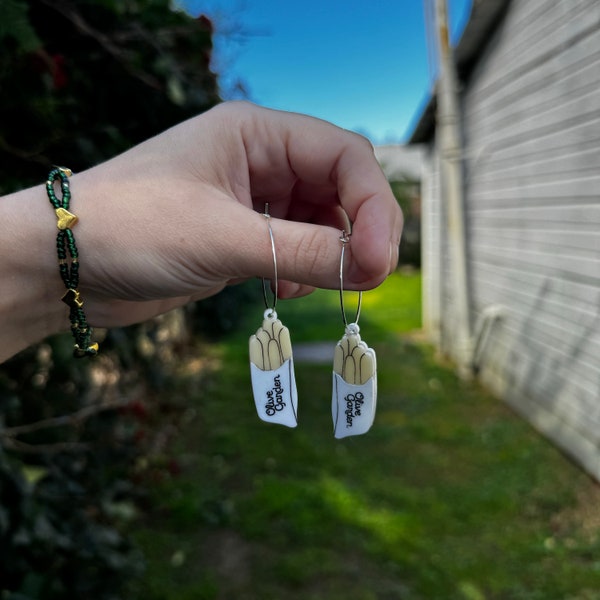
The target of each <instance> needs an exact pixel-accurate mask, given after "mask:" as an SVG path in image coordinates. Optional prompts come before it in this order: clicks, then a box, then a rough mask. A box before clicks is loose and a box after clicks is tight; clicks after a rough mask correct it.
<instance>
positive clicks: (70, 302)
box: [61, 288, 83, 308]
mask: <svg viewBox="0 0 600 600" xmlns="http://www.w3.org/2000/svg"><path fill="white" fill-rule="evenodd" d="M61 300H62V301H63V302H64V303H65V304H66V305H67V306H69V307H70V308H81V307H82V306H83V300H82V299H81V294H80V293H79V290H74V289H72V288H69V289H68V290H67V291H66V292H65V294H64V296H63V297H62V298H61Z"/></svg>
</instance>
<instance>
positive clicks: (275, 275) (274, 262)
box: [262, 202, 278, 317]
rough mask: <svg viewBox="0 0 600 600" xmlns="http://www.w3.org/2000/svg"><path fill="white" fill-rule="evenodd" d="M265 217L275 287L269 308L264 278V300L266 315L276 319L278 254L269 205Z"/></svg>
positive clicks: (266, 206) (267, 204)
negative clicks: (271, 254)
mask: <svg viewBox="0 0 600 600" xmlns="http://www.w3.org/2000/svg"><path fill="white" fill-rule="evenodd" d="M263 217H265V219H266V220H267V227H268V228H269V238H270V239H271V252H272V253H273V276H274V279H273V280H272V281H274V285H273V288H274V289H273V290H272V291H273V306H269V301H268V299H267V288H266V285H265V281H266V280H265V278H264V277H263V278H262V287H263V299H264V301H265V308H266V309H267V310H266V311H265V315H266V314H267V312H269V313H270V316H272V315H273V314H274V315H275V317H276V316H277V313H276V312H275V307H276V306H277V292H278V278H277V254H276V253H275V238H274V237H273V229H272V228H271V215H270V214H269V203H268V202H267V203H266V204H265V212H264V213H263Z"/></svg>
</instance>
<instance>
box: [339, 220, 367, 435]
mask: <svg viewBox="0 0 600 600" xmlns="http://www.w3.org/2000/svg"><path fill="white" fill-rule="evenodd" d="M340 242H341V243H342V252H341V257H340V308H341V311H342V320H343V322H344V327H345V331H344V336H343V337H342V339H341V340H340V341H339V342H338V343H337V346H336V347H335V353H334V358H333V393H332V398H331V413H332V417H333V433H334V435H335V437H336V438H344V437H348V436H351V435H361V434H363V433H366V432H367V431H369V429H370V428H371V425H373V420H374V419H375V410H376V408H377V360H376V357H375V351H374V350H373V349H372V348H369V347H368V346H367V344H365V342H363V341H361V338H360V335H359V332H360V327H359V326H358V319H359V317H360V308H361V302H362V292H358V306H357V309H356V316H355V317H354V321H353V322H352V323H348V320H347V319H346V310H345V307H344V255H345V250H346V246H347V245H348V244H349V243H350V234H349V233H346V231H345V230H344V231H342V235H341V236H340Z"/></svg>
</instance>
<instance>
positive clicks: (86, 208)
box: [0, 103, 402, 341]
mask: <svg viewBox="0 0 600 600" xmlns="http://www.w3.org/2000/svg"><path fill="white" fill-rule="evenodd" d="M70 187H71V193H72V200H71V210H72V212H73V213H75V214H76V215H77V216H78V217H79V222H78V223H77V225H76V226H75V229H74V230H73V231H74V234H75V236H76V239H77V243H78V246H79V255H80V263H81V267H80V285H79V289H80V291H81V294H82V298H83V300H84V301H85V312H86V315H87V318H88V321H89V322H90V324H91V325H93V326H98V327H112V326H120V325H127V324H130V323H134V322H139V321H143V320H145V319H148V318H150V317H152V316H155V315H157V314H160V313H162V312H165V311H167V310H169V309H171V308H174V307H176V306H181V305H183V304H185V303H187V302H189V301H193V300H198V299H201V298H205V297H207V296H210V295H212V294H214V293H216V292H218V291H220V290H221V289H222V288H224V287H225V286H226V285H228V284H230V283H235V282H237V281H240V280H244V279H247V278H250V277H256V276H258V277H265V278H268V279H270V278H272V276H273V257H272V252H271V245H270V244H271V242H270V238H269V234H268V228H267V225H266V223H265V218H264V216H262V214H261V213H263V212H264V209H265V204H266V203H268V204H269V213H270V215H271V216H272V217H273V218H272V219H271V225H272V229H273V233H274V239H275V245H276V250H277V268H278V274H279V278H280V281H279V286H278V287H279V295H280V297H284V298H289V297H294V296H299V295H303V294H306V293H308V292H310V291H311V290H312V289H313V288H314V287H315V286H316V287H325V288H336V287H337V286H338V285H339V280H338V275H339V258H340V241H339V236H340V231H341V229H346V230H348V227H349V223H348V220H350V221H351V222H352V243H351V244H350V246H349V248H348V249H347V255H348V258H349V260H348V266H347V269H346V272H345V274H344V284H345V287H346V288H347V289H361V290H364V289H369V288H372V287H375V286H376V285H378V284H379V283H381V282H382V281H383V280H384V279H385V277H386V276H387V275H388V274H389V273H390V271H391V270H393V269H394V268H395V266H396V263H397V252H398V244H399V240H400V233H401V228H402V215H401V211H400V209H399V208H398V204H397V202H396V200H395V198H394V196H393V195H392V193H391V190H390V188H389V186H388V183H387V181H386V179H385V177H384V175H383V174H382V172H381V170H380V168H379V166H378V164H377V162H376V160H375V158H374V154H373V151H372V148H371V145H370V144H369V142H367V141H366V140H365V139H364V138H362V137H360V136H358V135H356V134H353V133H350V132H348V131H344V130H342V129H339V128H337V127H335V126H333V125H331V124H329V123H326V122H323V121H320V120H317V119H313V118H311V117H306V116H302V115H297V114H291V113H284V112H278V111H272V110H268V109H264V108H260V107H257V106H254V105H251V104H248V103H226V104H222V105H220V106H217V107H216V108H214V109H212V110H211V111H208V112H206V113H204V114H202V115H200V116H198V117H195V118H193V119H191V120H189V121H187V122H184V123H182V124H180V125H178V126H176V127H174V128H172V129H170V130H168V131H166V132H164V133H163V134H161V135H159V136H157V137H155V138H152V139H150V140H148V141H146V142H144V143H142V144H140V145H138V146H136V147H135V148H133V149H131V150H129V151H128V152H126V153H124V154H122V155H120V156H117V157H116V158H113V159H111V160H109V161H107V162H105V163H103V164H101V165H99V166H97V167H94V168H92V169H90V170H88V171H85V172H82V173H79V174H75V175H74V176H73V177H72V178H71V180H70ZM59 193H60V192H59ZM29 194H33V197H32V198H28V197H27V196H28V195H29ZM3 200H4V201H3V203H2V205H1V206H0V208H3V209H4V210H5V212H6V214H7V215H16V212H15V210H16V207H18V206H23V203H24V202H26V201H28V200H31V201H32V202H35V203H37V204H36V205H35V206H34V205H33V204H32V205H31V207H30V210H29V212H28V213H27V214H26V215H23V213H20V216H19V221H18V222H17V221H15V223H14V224H11V228H10V229H11V230H14V232H15V240H12V241H11V240H8V239H7V240H6V243H7V246H8V245H9V243H10V244H12V246H10V248H11V253H10V257H11V261H12V262H13V263H14V264H12V266H11V265H10V264H9V265H8V266H7V269H11V272H15V271H16V272H18V273H19V276H20V278H13V279H12V280H11V281H12V282H13V284H14V285H13V286H12V287H14V288H15V289H14V290H12V289H11V290H9V293H7V294H6V295H7V297H9V296H11V297H14V298H19V301H20V302H21V304H22V305H23V307H24V308H23V311H24V316H23V320H24V321H26V322H27V323H28V324H31V327H32V328H33V324H34V320H33V319H32V317H31V315H32V312H31V311H32V308H31V307H30V306H27V301H28V295H27V294H24V287H25V286H28V287H27V289H28V294H29V295H30V296H31V304H33V300H34V299H35V301H36V302H37V304H38V305H39V303H40V298H43V300H42V302H44V303H47V305H48V308H47V311H48V313H49V314H46V315H42V314H41V315H39V318H38V319H37V321H38V322H37V323H35V330H36V331H38V330H39V331H40V332H43V333H44V334H46V335H47V334H48V333H52V332H53V331H58V330H62V329H64V328H65V326H66V324H67V320H66V314H65V313H66V311H65V307H64V305H62V304H61V303H60V302H59V298H60V297H61V296H62V294H63V293H64V288H63V287H62V283H61V281H60V278H59V276H58V272H57V269H56V255H55V254H54V252H53V246H54V236H55V234H56V229H55V228H53V227H51V226H50V225H49V223H52V218H53V215H52V213H51V211H52V207H51V205H50V203H49V202H48V200H47V198H46V197H45V191H44V192H43V194H42V192H41V186H40V188H32V189H31V190H27V191H26V192H23V193H18V194H15V195H13V197H12V199H11V197H6V198H5V199H3ZM42 204H44V205H45V207H42ZM11 205H14V207H13V206H11ZM44 211H47V212H48V219H47V220H46V219H45V218H44V217H43V215H44V214H45V213H44ZM7 218H9V217H7ZM10 223H12V222H11V221H9V224H10ZM13 225H14V226H13ZM18 226H20V227H22V228H23V230H24V231H26V232H27V236H28V237H22V236H18V235H17V234H18V230H17V229H16V227H18ZM21 256H22V257H23V258H22V259H21V258H20V257H21ZM31 256H34V257H35V260H34V261H32V260H31ZM25 264H26V265H27V267H29V266H32V270H31V271H28V270H27V269H26V268H24V265H25ZM9 275H10V273H9ZM6 280H7V279H6V278H5V281H6ZM32 281H35V283H36V286H37V287H41V288H43V289H42V290H38V289H37V288H36V286H33V285H32ZM54 298H55V299H56V304H54ZM11 302H12V303H13V304H14V301H11ZM25 307H27V308H25ZM61 307H62V308H61ZM57 315H60V317H57ZM57 319H60V325H57V324H56V323H54V321H56V320H57ZM53 323H54V324H53ZM13 328H14V329H15V330H16V331H17V332H18V333H19V329H18V320H17V319H15V321H14V323H13ZM28 339H29V340H30V341H31V336H28Z"/></svg>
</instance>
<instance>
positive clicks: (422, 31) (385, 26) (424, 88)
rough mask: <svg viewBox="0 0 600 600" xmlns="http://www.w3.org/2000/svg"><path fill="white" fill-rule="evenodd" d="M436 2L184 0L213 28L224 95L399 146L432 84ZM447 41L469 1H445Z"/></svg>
mask: <svg viewBox="0 0 600 600" xmlns="http://www.w3.org/2000/svg"><path fill="white" fill-rule="evenodd" d="M428 1H429V3H430V5H431V6H433V1H432V0H370V1H365V0H288V1H286V0H279V1H275V0H180V3H181V4H182V5H183V6H184V7H185V8H186V9H187V10H188V12H190V13H191V14H193V15H197V14H199V13H203V14H206V15H207V16H208V17H210V18H211V19H212V20H213V22H214V24H215V28H216V33H217V35H216V38H215V43H216V47H215V56H214V67H215V70H216V71H217V72H218V73H219V74H220V75H221V86H222V90H223V95H224V96H225V98H226V99H231V98H239V97H240V94H239V92H238V91H237V90H236V87H237V83H238V82H241V84H242V85H243V86H244V88H245V90H246V97H247V98H248V99H250V100H252V101H254V102H256V103H258V104H261V105H263V106H268V107H271V108H277V109H281V110H289V111H295V112H302V113H306V114H310V115H313V116H316V117H319V118H322V119H326V120H328V121H332V122H333V123H336V124H337V125H339V126H341V127H345V128H347V129H351V130H354V131H358V132H360V133H362V134H364V135H367V136H368V137H369V138H370V139H371V140H372V141H373V142H374V143H376V144H381V143H386V142H388V143H389V142H401V141H403V140H405V139H406V136H407V135H408V134H409V133H410V131H411V130H412V126H413V123H414V119H415V118H416V117H417V116H418V114H419V113H420V110H421V107H422V106H423V103H424V101H425V100H426V99H427V97H428V95H429V93H430V91H431V86H432V68H431V66H430V61H429V58H428V57H429V56H430V51H429V50H428V47H427V42H426V39H427V35H426V31H427V29H426V26H425V4H426V2H428ZM448 4H449V13H450V25H451V31H452V37H453V39H454V40H455V39H456V38H457V36H458V35H459V33H460V31H462V28H463V26H464V23H465V19H466V17H468V12H469V10H470V6H471V0H448Z"/></svg>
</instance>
